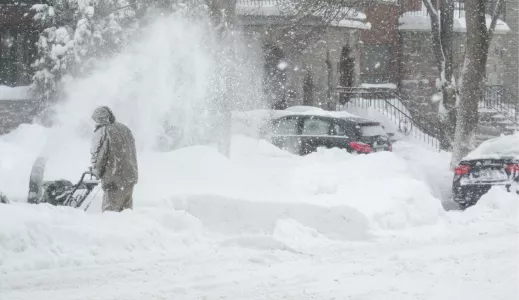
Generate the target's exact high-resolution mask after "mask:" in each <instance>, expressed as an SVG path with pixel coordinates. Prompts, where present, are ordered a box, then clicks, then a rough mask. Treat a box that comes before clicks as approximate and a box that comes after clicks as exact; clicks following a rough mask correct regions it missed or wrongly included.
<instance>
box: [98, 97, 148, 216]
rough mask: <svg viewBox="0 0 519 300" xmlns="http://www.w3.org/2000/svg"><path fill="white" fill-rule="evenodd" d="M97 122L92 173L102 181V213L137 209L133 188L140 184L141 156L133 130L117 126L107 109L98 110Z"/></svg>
mask: <svg viewBox="0 0 519 300" xmlns="http://www.w3.org/2000/svg"><path fill="white" fill-rule="evenodd" d="M92 119H93V120H94V121H95V122H96V127H95V130H94V136H93V138H92V144H91V149H90V153H91V155H92V166H91V172H92V174H94V175H95V176H96V177H97V178H99V179H100V180H101V187H102V189H103V192H104V196H103V207H102V211H103V212H105V211H116V212H120V211H123V210H125V209H132V208H133V188H134V186H135V185H136V184H137V182H138V177H139V176H138V166H137V153H136V149H135V139H134V137H133V134H132V132H131V130H130V129H129V128H128V127H126V126H125V125H124V124H121V123H119V122H116V120H115V116H114V114H113V113H112V111H111V110H110V108H109V107H107V106H101V107H98V108H96V109H95V110H94V113H93V114H92Z"/></svg>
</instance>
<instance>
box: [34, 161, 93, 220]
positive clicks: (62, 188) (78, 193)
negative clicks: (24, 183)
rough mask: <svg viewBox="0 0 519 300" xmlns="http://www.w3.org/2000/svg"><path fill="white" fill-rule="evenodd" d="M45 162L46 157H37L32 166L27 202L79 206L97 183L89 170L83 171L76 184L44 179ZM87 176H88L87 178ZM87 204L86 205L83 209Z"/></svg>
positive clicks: (63, 180)
mask: <svg viewBox="0 0 519 300" xmlns="http://www.w3.org/2000/svg"><path fill="white" fill-rule="evenodd" d="M45 163H46V159H45V158H44V157H38V159H36V162H35V163H34V165H33V167H32V170H31V176H30V180H29V196H28V198H27V202H28V203H31V204H40V203H48V204H51V205H54V206H70V207H73V208H80V207H81V205H83V203H84V202H85V200H86V199H87V198H88V196H89V195H90V194H91V193H92V191H93V190H94V188H95V187H96V186H97V185H98V184H99V180H97V179H94V178H95V176H94V175H93V174H92V173H91V172H90V171H86V172H84V173H83V174H82V175H81V178H80V179H79V181H78V182H77V183H76V184H72V182H70V181H68V180H65V179H60V180H53V181H44V180H43V173H44V170H45ZM87 176H89V177H90V178H89V179H87V178H86V177H87ZM93 197H95V195H94V196H93ZM89 205H90V204H88V205H87V207H86V208H85V211H86V210H87V209H88V206H89Z"/></svg>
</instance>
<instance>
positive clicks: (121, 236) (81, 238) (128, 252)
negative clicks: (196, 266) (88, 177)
mask: <svg viewBox="0 0 519 300" xmlns="http://www.w3.org/2000/svg"><path fill="white" fill-rule="evenodd" d="M0 228H2V230H1V231H0V273H10V272H13V271H20V270H37V269H47V268H56V267H66V266H78V265H88V264H106V263H113V262H122V261H131V260H133V259H134V258H135V257H142V256H155V257H160V256H164V255H166V254H167V255H171V254H172V253H182V252H186V251H193V250H194V249H193V245H194V244H196V243H197V242H198V239H199V235H198V233H199V228H200V222H199V221H198V220H196V219H194V218H193V217H191V216H189V215H187V214H185V213H182V212H178V211H173V210H164V209H163V210H153V211H152V210H146V209H138V210H135V211H133V212H123V213H120V214H117V213H106V214H100V215H87V214H85V213H83V212H82V211H80V210H76V209H72V208H63V207H61V208H60V207H50V206H48V205H28V204H12V205H2V207H1V208H0Z"/></svg>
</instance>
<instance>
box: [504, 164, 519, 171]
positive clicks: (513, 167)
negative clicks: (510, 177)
mask: <svg viewBox="0 0 519 300" xmlns="http://www.w3.org/2000/svg"><path fill="white" fill-rule="evenodd" d="M506 170H507V171H508V172H510V173H517V172H519V164H507V165H506Z"/></svg>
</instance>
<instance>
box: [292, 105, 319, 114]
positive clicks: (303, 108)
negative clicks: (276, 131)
mask: <svg viewBox="0 0 519 300" xmlns="http://www.w3.org/2000/svg"><path fill="white" fill-rule="evenodd" d="M285 110H286V111H291V112H305V113H315V112H324V111H325V110H324V109H322V108H320V107H315V106H308V105H296V106H291V107H288V108H286V109H285Z"/></svg>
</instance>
